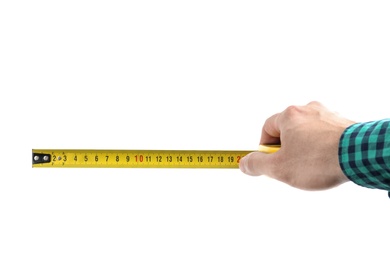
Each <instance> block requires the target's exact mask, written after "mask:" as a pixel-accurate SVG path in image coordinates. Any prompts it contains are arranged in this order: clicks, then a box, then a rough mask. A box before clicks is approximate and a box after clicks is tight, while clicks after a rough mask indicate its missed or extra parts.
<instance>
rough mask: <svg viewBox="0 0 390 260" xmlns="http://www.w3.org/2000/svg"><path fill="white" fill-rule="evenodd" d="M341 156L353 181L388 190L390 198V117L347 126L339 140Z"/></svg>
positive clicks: (345, 171)
mask: <svg viewBox="0 0 390 260" xmlns="http://www.w3.org/2000/svg"><path fill="white" fill-rule="evenodd" d="M338 155H339V162H340V166H341V169H342V170H343V172H344V173H345V175H346V176H347V177H348V178H349V179H350V180H351V181H353V182H354V183H356V184H358V185H361V186H364V187H367V188H375V189H383V190H386V191H389V197H390V118H389V119H383V120H379V121H373V122H366V123H357V124H354V125H352V126H350V127H348V128H347V129H346V130H345V131H344V133H343V134H342V136H341V138H340V143H339V153H338Z"/></svg>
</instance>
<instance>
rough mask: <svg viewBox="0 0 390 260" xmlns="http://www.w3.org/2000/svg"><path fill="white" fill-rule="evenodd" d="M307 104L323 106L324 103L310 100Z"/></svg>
mask: <svg viewBox="0 0 390 260" xmlns="http://www.w3.org/2000/svg"><path fill="white" fill-rule="evenodd" d="M307 105H308V106H316V107H319V106H322V104H321V103H320V102H318V101H316V100H313V101H310V102H309V103H308V104H307Z"/></svg>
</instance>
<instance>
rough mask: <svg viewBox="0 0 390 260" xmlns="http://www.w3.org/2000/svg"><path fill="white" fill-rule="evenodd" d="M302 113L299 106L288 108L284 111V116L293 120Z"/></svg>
mask: <svg viewBox="0 0 390 260" xmlns="http://www.w3.org/2000/svg"><path fill="white" fill-rule="evenodd" d="M301 113H302V109H301V108H300V107H299V106H294V105H293V106H289V107H287V108H286V109H285V110H284V113H283V114H284V116H285V117H286V118H287V119H292V118H295V117H296V116H297V115H299V114H301Z"/></svg>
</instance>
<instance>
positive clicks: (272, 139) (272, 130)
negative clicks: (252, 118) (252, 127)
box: [260, 113, 280, 144]
mask: <svg viewBox="0 0 390 260" xmlns="http://www.w3.org/2000/svg"><path fill="white" fill-rule="evenodd" d="M279 117H280V113H278V114H275V115H273V116H271V117H270V118H268V119H267V120H266V121H265V123H264V126H263V129H262V133H261V138H260V144H279V143H280V129H279V126H278V119H279Z"/></svg>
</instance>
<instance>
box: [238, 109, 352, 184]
mask: <svg viewBox="0 0 390 260" xmlns="http://www.w3.org/2000/svg"><path fill="white" fill-rule="evenodd" d="M352 124H354V122H353V121H350V120H348V119H345V118H342V117H340V116H338V115H337V114H336V113H333V112H331V111H329V110H328V109H327V108H325V107H324V106H323V105H322V104H320V103H318V102H311V103H309V104H308V105H306V106H290V107H288V108H287V109H286V110H284V111H283V112H281V113H278V114H275V115H273V116H271V117H270V118H268V119H267V120H266V122H265V124H264V126H263V130H262V135H261V140H260V144H281V149H280V150H279V151H278V152H276V153H273V154H264V153H261V152H253V153H250V154H248V155H247V156H245V157H244V158H242V159H241V160H240V169H241V171H243V172H244V173H246V174H248V175H252V176H258V175H263V174H264V175H267V176H269V177H271V178H274V179H277V180H279V181H282V182H285V183H287V184H289V185H291V186H293V187H296V188H299V189H303V190H323V189H328V188H332V187H335V186H337V185H340V184H342V183H344V182H347V181H348V178H347V177H346V176H345V175H344V173H343V172H342V170H341V168H340V165H339V160H338V145H339V140H340V137H341V135H342V133H343V132H344V130H345V129H346V128H347V127H348V126H350V125H352Z"/></svg>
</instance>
